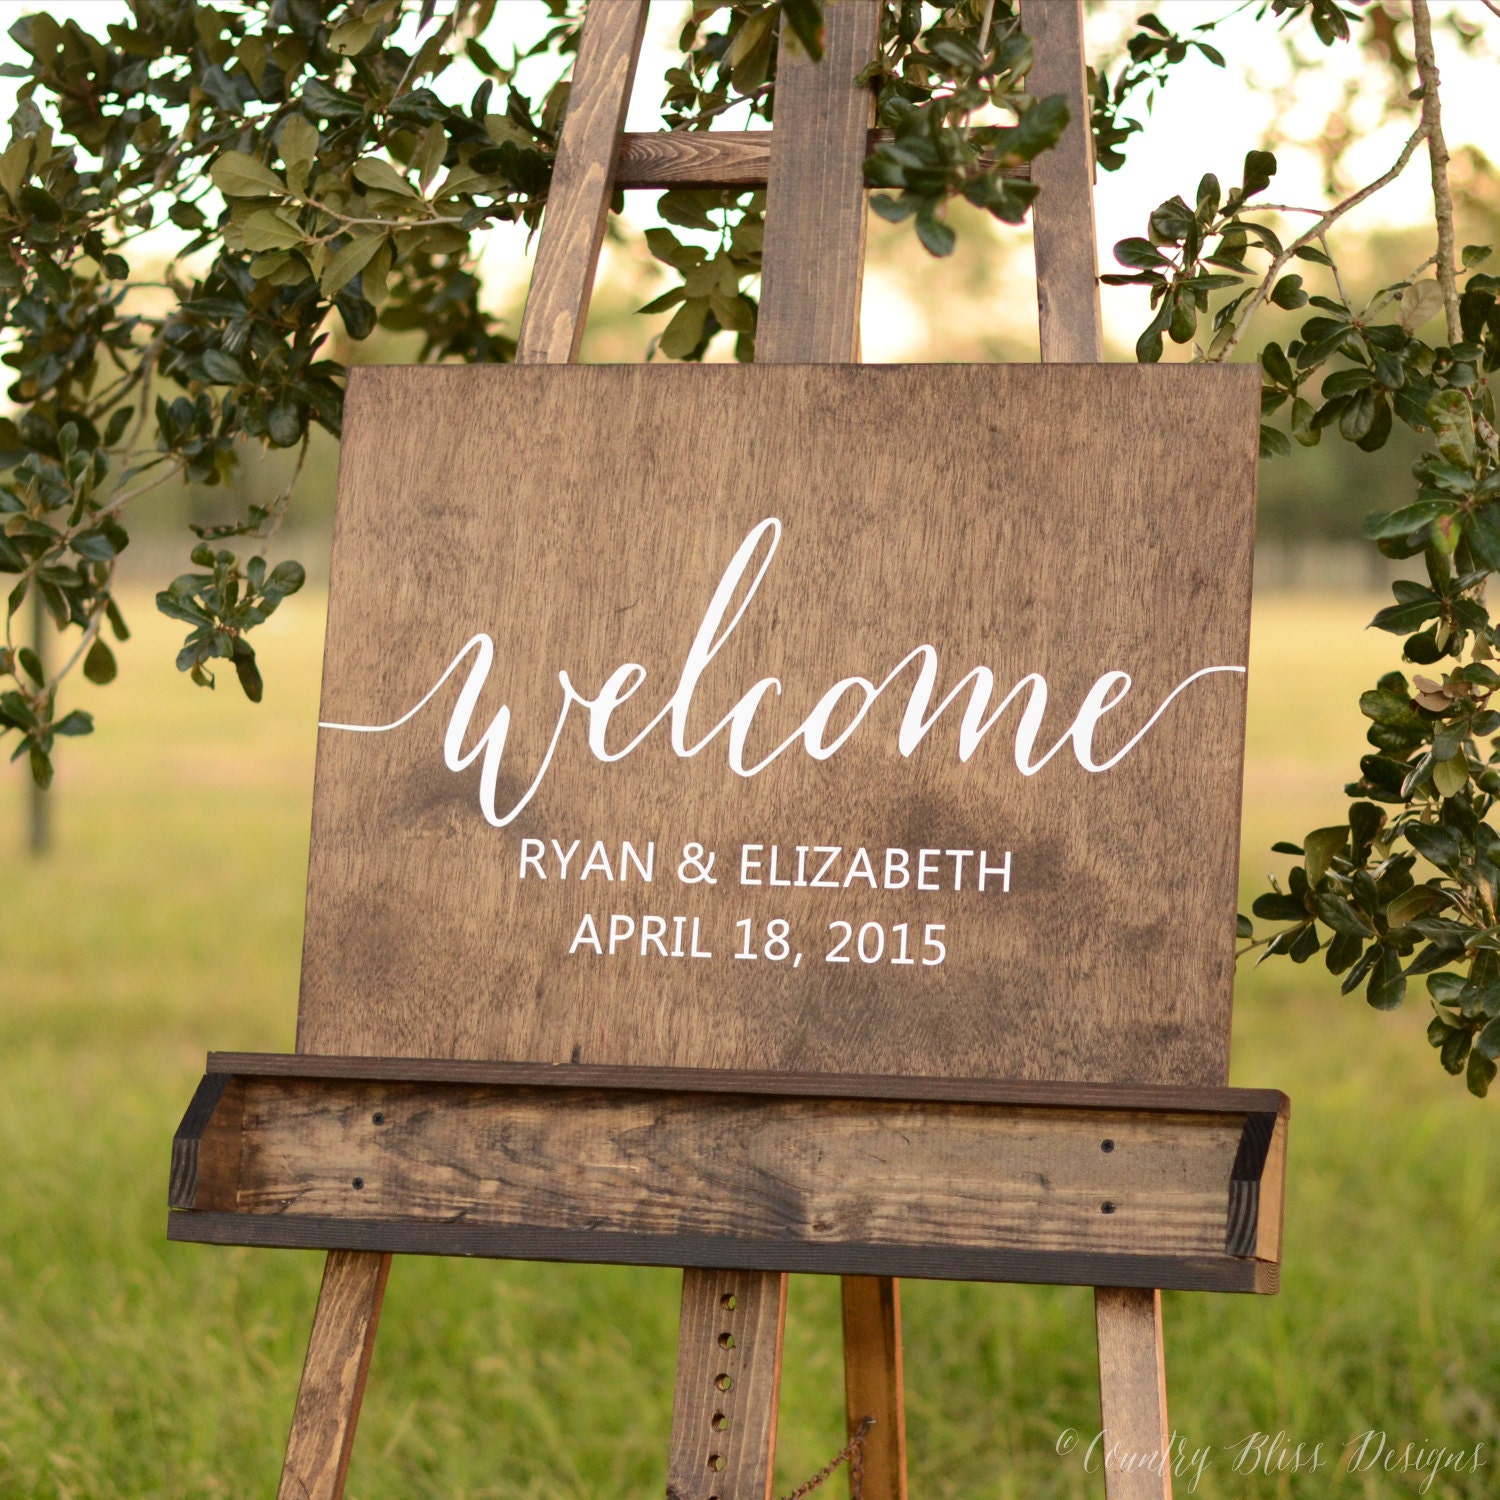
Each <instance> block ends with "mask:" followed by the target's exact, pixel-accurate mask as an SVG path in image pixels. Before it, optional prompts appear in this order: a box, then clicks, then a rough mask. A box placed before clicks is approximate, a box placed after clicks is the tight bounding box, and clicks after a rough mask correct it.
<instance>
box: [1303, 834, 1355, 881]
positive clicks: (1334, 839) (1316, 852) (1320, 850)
mask: <svg viewBox="0 0 1500 1500" xmlns="http://www.w3.org/2000/svg"><path fill="white" fill-rule="evenodd" d="M1348 844H1349V828H1348V825H1347V824H1343V823H1340V824H1338V825H1337V826H1335V827H1333V828H1317V829H1314V830H1313V832H1312V833H1310V834H1308V836H1307V837H1306V839H1304V840H1303V844H1302V847H1303V849H1304V850H1305V851H1306V852H1305V854H1304V857H1303V862H1304V866H1305V868H1306V870H1307V883H1308V884H1309V885H1313V886H1315V885H1317V883H1318V882H1319V881H1320V880H1321V879H1322V878H1323V877H1324V876H1325V875H1326V874H1327V873H1328V870H1329V866H1331V865H1332V864H1333V858H1334V855H1336V854H1338V853H1340V852H1341V851H1342V850H1344V849H1345V848H1347V847H1348Z"/></svg>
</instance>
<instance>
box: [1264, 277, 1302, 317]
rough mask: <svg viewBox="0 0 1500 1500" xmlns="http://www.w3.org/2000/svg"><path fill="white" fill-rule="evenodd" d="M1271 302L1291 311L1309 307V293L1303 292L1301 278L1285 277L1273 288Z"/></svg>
mask: <svg viewBox="0 0 1500 1500" xmlns="http://www.w3.org/2000/svg"><path fill="white" fill-rule="evenodd" d="M1271 301H1272V302H1274V303H1275V304H1276V305H1277V307H1284V308H1286V309H1288V310H1289V311H1290V310H1291V309H1292V308H1296V307H1305V306H1306V305H1307V293H1306V292H1304V291H1303V290H1302V278H1301V277H1300V276H1283V277H1282V278H1281V279H1280V280H1279V281H1278V282H1277V283H1276V285H1275V287H1273V288H1272V291H1271Z"/></svg>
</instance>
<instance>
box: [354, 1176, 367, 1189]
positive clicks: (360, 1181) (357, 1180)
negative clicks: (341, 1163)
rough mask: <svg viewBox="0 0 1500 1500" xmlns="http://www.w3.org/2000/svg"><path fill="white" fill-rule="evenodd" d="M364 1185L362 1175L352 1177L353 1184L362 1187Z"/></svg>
mask: <svg viewBox="0 0 1500 1500" xmlns="http://www.w3.org/2000/svg"><path fill="white" fill-rule="evenodd" d="M364 1185H365V1180H364V1178H363V1177H356V1178H355V1179H354V1186H355V1187H357V1188H362V1187H363V1186H364Z"/></svg>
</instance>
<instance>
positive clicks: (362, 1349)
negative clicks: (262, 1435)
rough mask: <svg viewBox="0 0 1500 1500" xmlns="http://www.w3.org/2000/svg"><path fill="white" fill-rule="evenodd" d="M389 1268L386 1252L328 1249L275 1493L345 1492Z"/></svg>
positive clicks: (305, 1499) (327, 1496)
mask: <svg viewBox="0 0 1500 1500" xmlns="http://www.w3.org/2000/svg"><path fill="white" fill-rule="evenodd" d="M390 1269H391V1258H390V1256H389V1255H383V1254H376V1253H370V1252H368V1251H360V1250H333V1251H331V1252H330V1253H329V1256H328V1260H327V1262H326V1263H325V1265H324V1267H323V1285H322V1288H321V1290H320V1291H319V1292H318V1309H317V1312H316V1313H315V1314H314V1315H313V1327H312V1336H311V1338H310V1339H309V1340H308V1345H307V1359H306V1362H305V1363H304V1364H303V1366H302V1383H301V1385H300V1386H299V1387H298V1390H297V1406H296V1410H295V1412H294V1413H293V1416H292V1430H291V1433H290V1435H289V1436H288V1438H287V1445H286V1459H285V1462H284V1463H283V1465H282V1470H281V1483H280V1485H279V1486H278V1488H277V1490H276V1500H340V1497H341V1496H342V1495H343V1493H344V1477H345V1475H346V1474H347V1472H348V1469H349V1455H350V1453H351V1451H352V1450H353V1447H354V1430H355V1427H356V1425H357V1424H358V1421H359V1407H360V1402H361V1401H362V1400H363V1399H364V1393H365V1379H366V1377H367V1376H368V1374H369V1372H370V1355H371V1352H372V1351H373V1350H374V1347H375V1330H376V1328H377V1326H378V1325H379V1322H380V1305H381V1303H382V1302H383V1301H384V1299H385V1283H386V1278H387V1276H389V1274H390Z"/></svg>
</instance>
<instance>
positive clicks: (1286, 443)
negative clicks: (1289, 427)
mask: <svg viewBox="0 0 1500 1500" xmlns="http://www.w3.org/2000/svg"><path fill="white" fill-rule="evenodd" d="M1291 451H1292V444H1291V440H1290V439H1289V438H1288V437H1287V435H1286V434H1285V433H1284V432H1282V431H1280V430H1279V429H1278V428H1275V427H1267V426H1266V425H1265V424H1264V423H1262V424H1261V429H1260V456H1261V457H1262V458H1285V457H1286V456H1287V454H1288V453H1290V452H1291Z"/></svg>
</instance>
